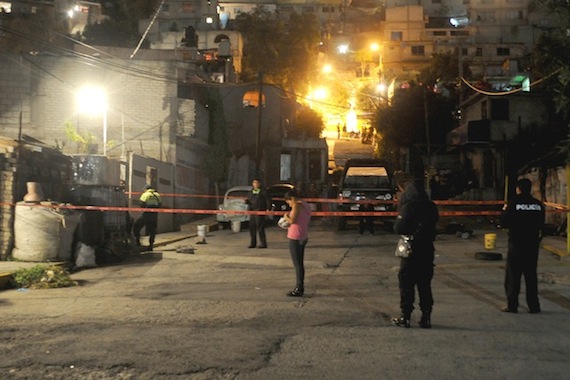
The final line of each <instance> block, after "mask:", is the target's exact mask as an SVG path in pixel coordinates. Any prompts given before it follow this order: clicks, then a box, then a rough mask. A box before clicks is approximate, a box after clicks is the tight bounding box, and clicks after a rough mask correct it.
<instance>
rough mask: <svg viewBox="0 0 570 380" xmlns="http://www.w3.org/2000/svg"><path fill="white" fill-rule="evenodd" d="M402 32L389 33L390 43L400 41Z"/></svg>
mask: <svg viewBox="0 0 570 380" xmlns="http://www.w3.org/2000/svg"><path fill="white" fill-rule="evenodd" d="M402 37H403V32H391V33H390V40H391V41H402Z"/></svg>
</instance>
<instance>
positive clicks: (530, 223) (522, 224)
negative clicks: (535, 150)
mask: <svg viewBox="0 0 570 380" xmlns="http://www.w3.org/2000/svg"><path fill="white" fill-rule="evenodd" d="M531 186H532V183H531V181H530V180H529V179H527V178H523V179H520V180H518V181H517V190H516V192H517V193H516V195H515V197H514V198H513V199H512V200H511V201H510V202H508V203H507V204H506V205H505V206H504V207H503V213H502V214H501V217H500V224H501V227H503V228H508V229H509V249H508V253H507V267H506V271H505V291H506V293H507V305H506V306H504V307H503V308H501V311H503V312H506V313H516V312H517V311H518V306H519V292H520V288H521V276H522V275H524V280H525V286H526V303H527V305H528V309H529V312H530V313H540V303H539V301H538V280H537V274H536V267H537V264H538V249H539V243H540V240H541V238H542V229H543V227H544V219H545V209H544V203H542V202H541V201H539V200H538V199H535V198H533V197H532V196H531V195H530V189H531Z"/></svg>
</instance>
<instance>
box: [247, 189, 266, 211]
mask: <svg viewBox="0 0 570 380" xmlns="http://www.w3.org/2000/svg"><path fill="white" fill-rule="evenodd" d="M247 204H249V209H250V210H252V211H265V210H270V209H271V198H269V195H268V194H267V191H265V190H264V189H259V192H258V193H255V192H254V190H253V189H252V190H251V191H250V192H249V195H248V196H247Z"/></svg>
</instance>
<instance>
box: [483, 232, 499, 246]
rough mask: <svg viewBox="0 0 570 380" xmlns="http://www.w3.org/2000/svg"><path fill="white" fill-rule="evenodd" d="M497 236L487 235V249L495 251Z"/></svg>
mask: <svg viewBox="0 0 570 380" xmlns="http://www.w3.org/2000/svg"><path fill="white" fill-rule="evenodd" d="M496 241H497V234H485V249H495V243H496Z"/></svg>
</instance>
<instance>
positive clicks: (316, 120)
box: [290, 107, 324, 138]
mask: <svg viewBox="0 0 570 380" xmlns="http://www.w3.org/2000/svg"><path fill="white" fill-rule="evenodd" d="M295 120H296V121H295V124H294V126H293V129H292V130H291V131H290V133H291V135H293V136H297V137H310V138H318V137H320V135H321V132H322V131H323V128H324V122H323V117H322V116H321V114H320V113H318V112H317V111H315V110H313V109H311V108H309V107H302V108H301V109H300V110H299V111H297V115H296V118H295Z"/></svg>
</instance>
